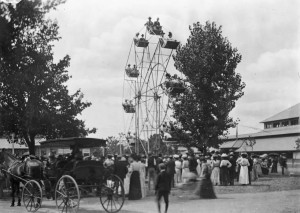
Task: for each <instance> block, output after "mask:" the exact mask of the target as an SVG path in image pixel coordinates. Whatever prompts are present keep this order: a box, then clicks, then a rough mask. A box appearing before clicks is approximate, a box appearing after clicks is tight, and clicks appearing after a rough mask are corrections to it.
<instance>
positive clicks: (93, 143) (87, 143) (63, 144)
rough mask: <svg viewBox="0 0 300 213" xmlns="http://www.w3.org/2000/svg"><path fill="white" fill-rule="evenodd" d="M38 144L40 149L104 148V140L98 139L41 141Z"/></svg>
mask: <svg viewBox="0 0 300 213" xmlns="http://www.w3.org/2000/svg"><path fill="white" fill-rule="evenodd" d="M40 144H41V147H42V148H46V147H57V148H70V146H77V147H78V148H92V147H100V146H106V140H103V139H99V138H60V139H53V140H47V141H41V142H40Z"/></svg>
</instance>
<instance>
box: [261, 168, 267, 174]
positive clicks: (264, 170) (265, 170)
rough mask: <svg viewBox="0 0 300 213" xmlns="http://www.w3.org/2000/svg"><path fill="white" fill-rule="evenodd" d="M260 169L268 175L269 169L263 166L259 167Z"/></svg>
mask: <svg viewBox="0 0 300 213" xmlns="http://www.w3.org/2000/svg"><path fill="white" fill-rule="evenodd" d="M261 171H262V173H263V174H264V175H268V174H269V169H268V168H265V167H261Z"/></svg>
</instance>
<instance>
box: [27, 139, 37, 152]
mask: <svg viewBox="0 0 300 213" xmlns="http://www.w3.org/2000/svg"><path fill="white" fill-rule="evenodd" d="M28 148H29V154H31V155H35V137H34V136H33V135H30V143H29V144H28Z"/></svg>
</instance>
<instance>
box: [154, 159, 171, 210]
mask: <svg viewBox="0 0 300 213" xmlns="http://www.w3.org/2000/svg"><path fill="white" fill-rule="evenodd" d="M159 169H160V173H159V174H158V176H157V181H156V186H155V194H156V201H157V207H158V212H159V213H160V212H161V211H160V200H161V198H162V197H164V200H165V213H167V211H168V207H169V194H170V191H171V179H170V176H169V175H168V173H167V172H166V166H165V165H164V164H159Z"/></svg>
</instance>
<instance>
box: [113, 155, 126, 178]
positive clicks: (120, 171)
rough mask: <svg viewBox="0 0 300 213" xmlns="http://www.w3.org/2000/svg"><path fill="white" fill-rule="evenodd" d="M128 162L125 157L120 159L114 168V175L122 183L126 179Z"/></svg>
mask: <svg viewBox="0 0 300 213" xmlns="http://www.w3.org/2000/svg"><path fill="white" fill-rule="evenodd" d="M127 166H128V162H127V161H126V158H125V157H121V158H120V160H117V161H116V164H115V167H114V174H115V175H117V176H118V177H119V178H121V180H122V181H123V183H124V179H125V178H126V174H127V172H128V168H127Z"/></svg>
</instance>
